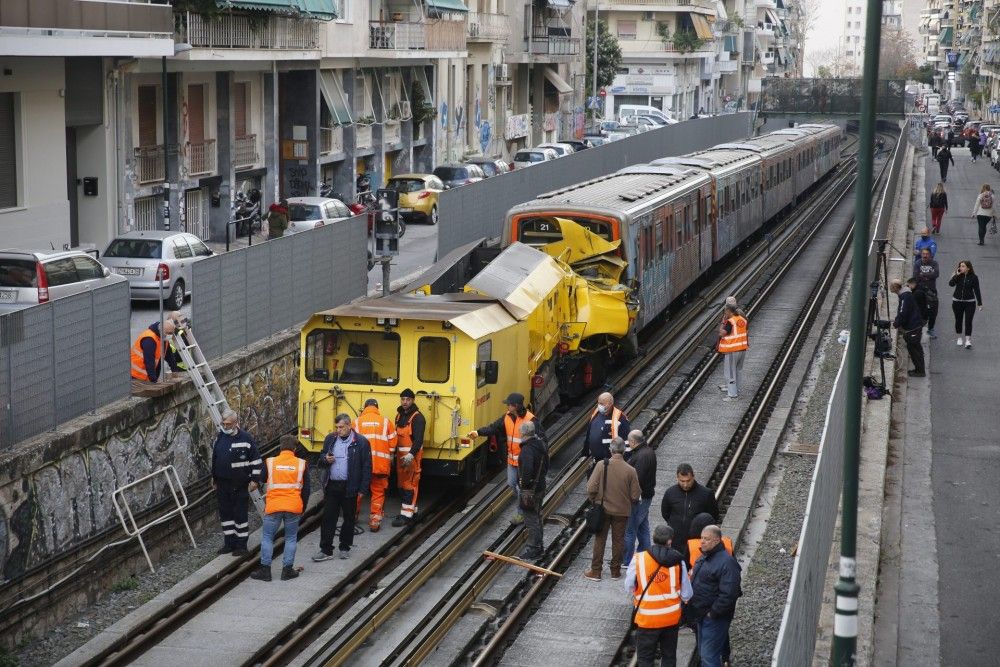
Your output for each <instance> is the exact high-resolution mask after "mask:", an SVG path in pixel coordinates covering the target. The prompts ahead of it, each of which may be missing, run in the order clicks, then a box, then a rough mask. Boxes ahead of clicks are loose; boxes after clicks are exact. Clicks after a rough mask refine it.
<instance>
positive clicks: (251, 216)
mask: <svg viewBox="0 0 1000 667" xmlns="http://www.w3.org/2000/svg"><path fill="white" fill-rule="evenodd" d="M260 198H261V197H260V190H257V189H255V188H250V187H249V186H247V185H246V184H244V185H243V187H242V188H241V189H240V190H238V191H237V192H236V196H235V197H233V221H234V222H235V223H236V235H237V236H250V234H252V233H259V232H260V231H261V228H262V225H263V216H262V215H261V211H260Z"/></svg>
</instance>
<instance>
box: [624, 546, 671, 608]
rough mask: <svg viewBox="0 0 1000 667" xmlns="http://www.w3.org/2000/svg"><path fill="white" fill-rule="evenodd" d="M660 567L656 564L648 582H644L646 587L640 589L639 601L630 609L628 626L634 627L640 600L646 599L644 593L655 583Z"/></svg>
mask: <svg viewBox="0 0 1000 667" xmlns="http://www.w3.org/2000/svg"><path fill="white" fill-rule="evenodd" d="M636 555H637V556H638V555H640V554H636ZM661 567H663V565H661V564H657V566H656V569H655V570H653V574H652V575H650V577H649V581H647V582H646V587H645V588H643V589H642V595H640V596H639V601H638V602H636V603H635V605H634V606H633V607H632V621H631V622H630V623H629V625H635V615H636V614H638V613H639V606H640V605H642V600H643V598H645V597H646V591H648V590H649V587H650V586H651V585H652V584H653V582H654V581H656V573H657V572H659V571H660V568H661Z"/></svg>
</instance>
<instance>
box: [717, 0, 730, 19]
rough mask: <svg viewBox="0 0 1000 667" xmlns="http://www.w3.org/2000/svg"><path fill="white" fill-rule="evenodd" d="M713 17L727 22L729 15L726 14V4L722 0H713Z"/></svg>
mask: <svg viewBox="0 0 1000 667" xmlns="http://www.w3.org/2000/svg"><path fill="white" fill-rule="evenodd" d="M715 15H716V16H718V17H719V20H720V21H728V20H729V14H727V13H726V3H725V2H723V1H722V0H715Z"/></svg>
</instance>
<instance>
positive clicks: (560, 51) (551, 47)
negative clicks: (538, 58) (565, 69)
mask: <svg viewBox="0 0 1000 667" xmlns="http://www.w3.org/2000/svg"><path fill="white" fill-rule="evenodd" d="M524 49H525V51H527V52H528V53H530V54H532V55H550V56H575V55H579V53H580V39H579V38H578V37H555V36H547V37H532V38H531V39H526V40H525V45H524Z"/></svg>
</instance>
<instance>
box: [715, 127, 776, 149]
mask: <svg viewBox="0 0 1000 667" xmlns="http://www.w3.org/2000/svg"><path fill="white" fill-rule="evenodd" d="M723 148H726V149H730V150H743V151H751V152H753V153H760V154H766V153H778V152H781V151H785V150H789V149H791V148H792V138H791V137H790V136H789V135H787V134H784V135H783V134H774V133H773V132H772V133H771V134H765V135H764V136H761V137H754V138H752V139H746V140H744V141H740V142H731V143H727V144H719V145H718V146H715V149H716V150H718V149H723Z"/></svg>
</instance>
